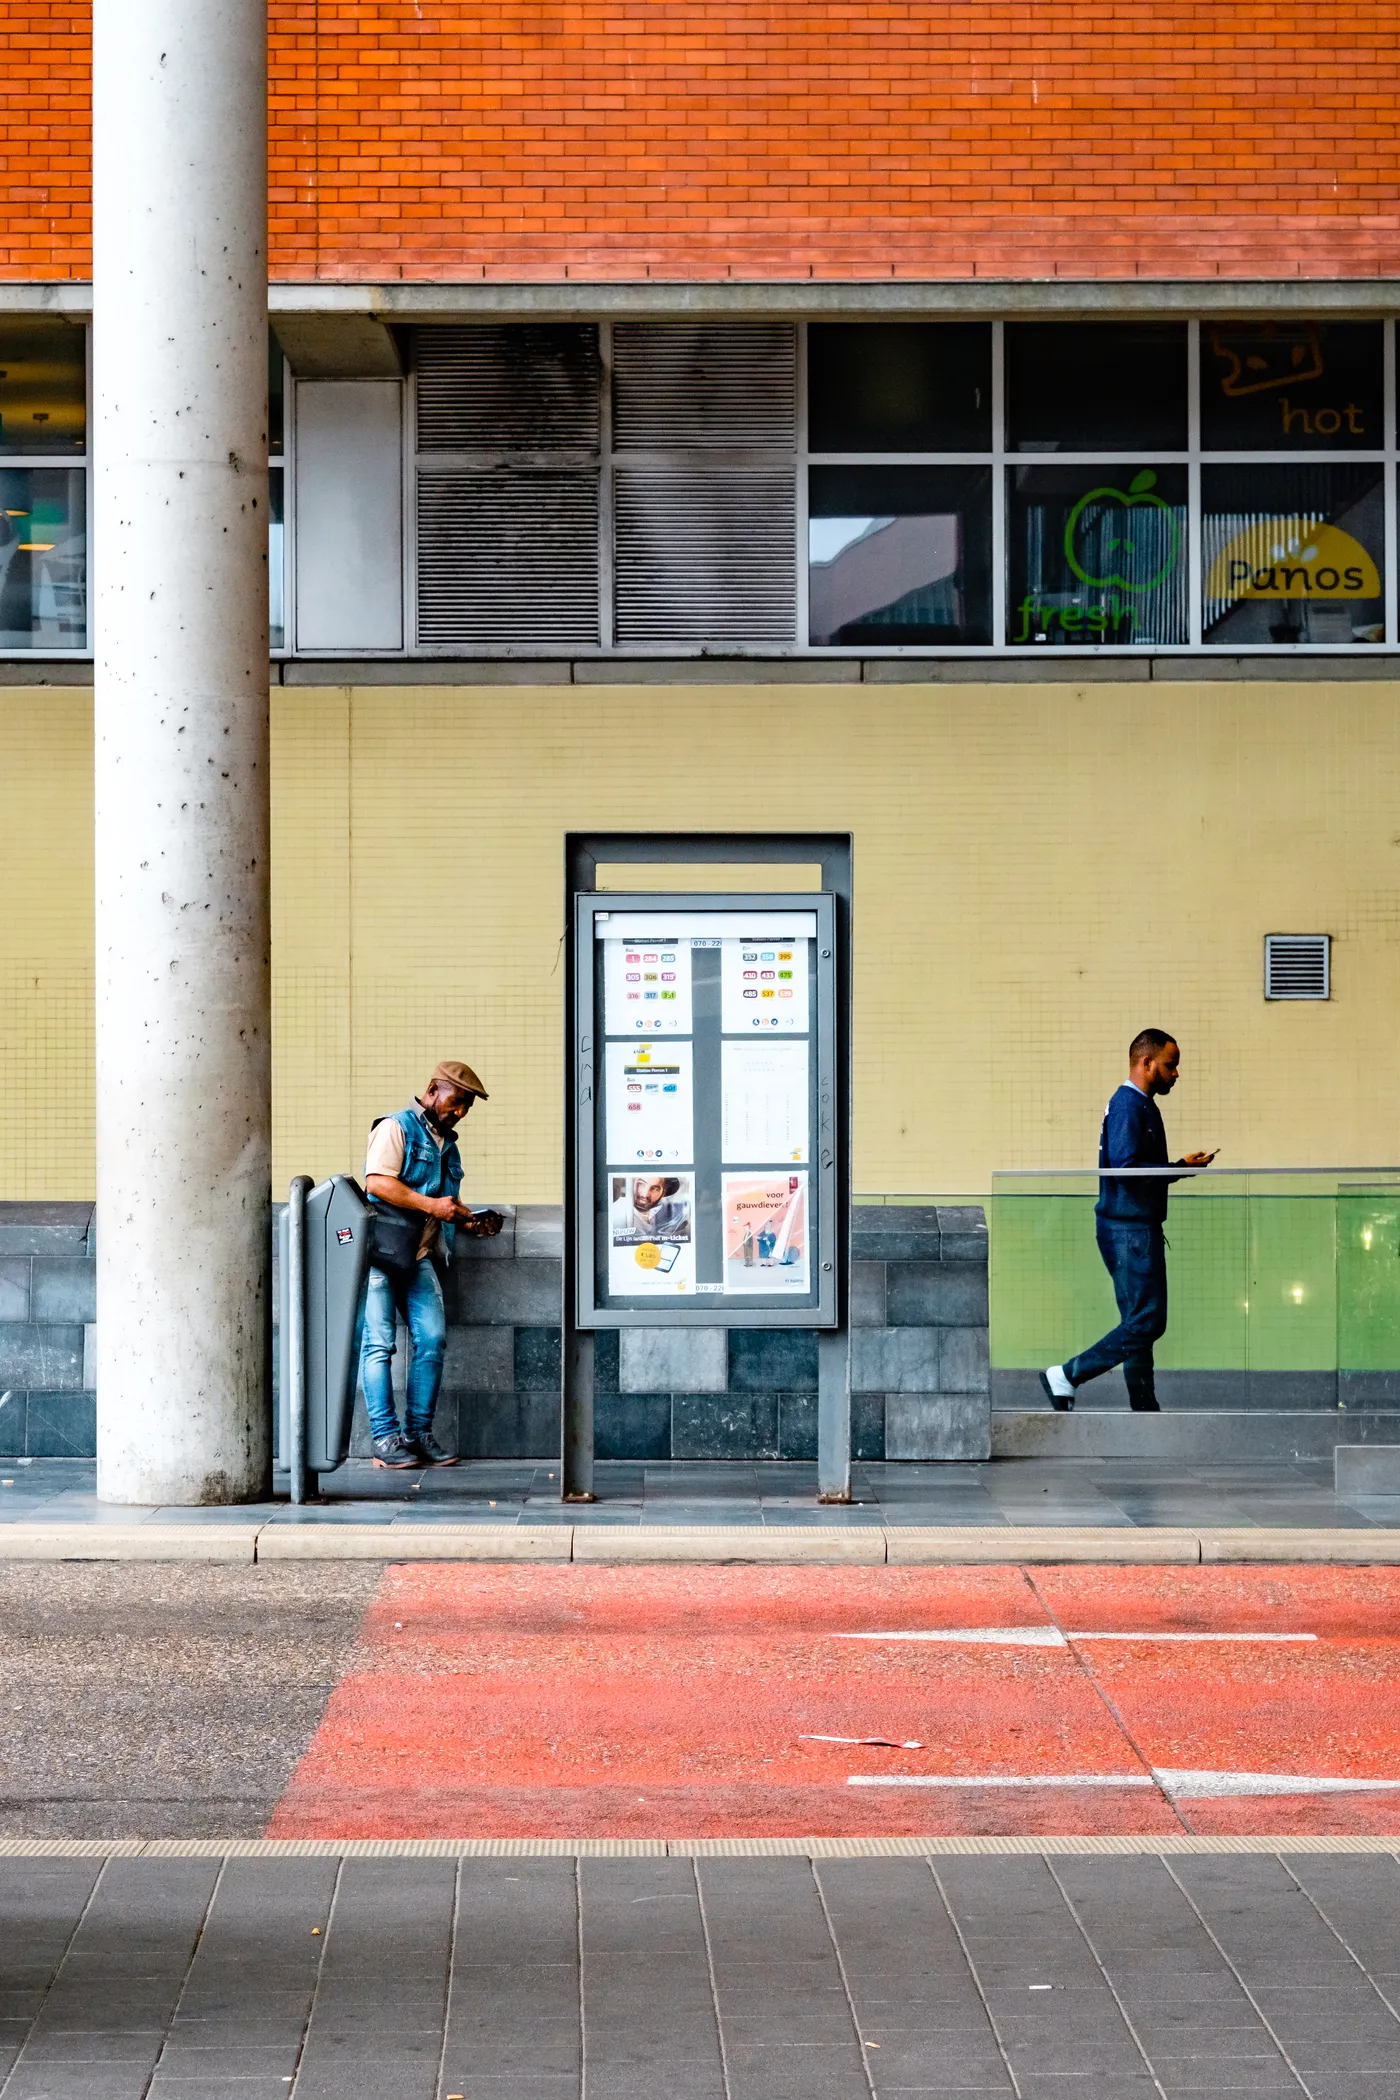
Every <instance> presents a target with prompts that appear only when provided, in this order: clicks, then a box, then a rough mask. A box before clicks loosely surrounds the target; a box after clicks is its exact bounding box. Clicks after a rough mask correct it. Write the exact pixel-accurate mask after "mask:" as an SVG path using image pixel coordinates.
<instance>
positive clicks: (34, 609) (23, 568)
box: [0, 467, 87, 652]
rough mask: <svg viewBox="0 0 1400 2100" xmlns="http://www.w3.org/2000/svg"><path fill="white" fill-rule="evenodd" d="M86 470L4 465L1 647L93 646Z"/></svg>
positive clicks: (0, 475)
mask: <svg viewBox="0 0 1400 2100" xmlns="http://www.w3.org/2000/svg"><path fill="white" fill-rule="evenodd" d="M85 488H86V475H85V472H84V470H83V469H82V468H81V467H78V468H72V467H0V507H3V516H0V652H4V651H7V650H13V649H83V648H85V647H86V646H87V533H86V519H85V516H84V509H85Z"/></svg>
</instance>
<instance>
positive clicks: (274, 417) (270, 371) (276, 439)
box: [267, 328, 284, 452]
mask: <svg viewBox="0 0 1400 2100" xmlns="http://www.w3.org/2000/svg"><path fill="white" fill-rule="evenodd" d="M283 371H284V367H283V364H282V345H281V344H280V343H279V342H278V340H277V338H276V336H275V335H274V334H273V333H272V330H271V329H270V328H269V329H268V331H267V449H268V451H269V452H280V451H281V450H282V419H283V412H284V411H283V400H282V393H283Z"/></svg>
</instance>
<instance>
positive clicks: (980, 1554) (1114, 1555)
mask: <svg viewBox="0 0 1400 2100" xmlns="http://www.w3.org/2000/svg"><path fill="white" fill-rule="evenodd" d="M5 1560H27V1561H52V1560H123V1561H135V1560H153V1561H182V1560H183V1561H197V1560H198V1561H241V1562H246V1561H263V1560H285V1561H293V1560H294V1561H313V1560H378V1561H415V1560H421V1561H481V1562H490V1561H498V1562H500V1561H505V1562H515V1563H520V1562H525V1563H531V1562H540V1563H545V1562H550V1563H556V1564H557V1563H560V1562H565V1561H577V1562H579V1563H580V1564H583V1565H588V1566H593V1567H605V1566H614V1567H619V1566H630V1567H636V1566H641V1565H651V1566H665V1565H667V1564H668V1563H671V1564H690V1565H692V1566H694V1565H703V1564H706V1563H708V1564H709V1565H712V1566H726V1565H728V1566H742V1565H751V1566H769V1567H782V1566H793V1567H819V1566H828V1567H861V1568H880V1567H891V1568H900V1567H905V1568H910V1567H938V1566H943V1567H976V1566H983V1567H1006V1566H1046V1567H1055V1566H1065V1565H1069V1564H1072V1563H1075V1562H1080V1563H1088V1564H1097V1565H1100V1566H1115V1565H1116V1566H1124V1567H1145V1566H1164V1567H1165V1566H1178V1567H1198V1566H1201V1565H1203V1564H1204V1565H1207V1566H1228V1565H1235V1566H1247V1565H1249V1564H1251V1563H1260V1564H1266V1565H1282V1564H1290V1563H1291V1564H1293V1565H1307V1564H1312V1565H1331V1566H1335V1567H1395V1566H1400V1530H1396V1531H1381V1530H1378V1529H1377V1530H1356V1531H1304V1530H1301V1529H1300V1530H1297V1531H1289V1530H1283V1529H1277V1530H1270V1529H1266V1528H1265V1527H1264V1526H1262V1525H1261V1526H1259V1527H1258V1528H1257V1529H1252V1530H1238V1531H1191V1530H1181V1529H1177V1528H1174V1527H1173V1528H1168V1527H1166V1526H1159V1525H1141V1526H1138V1525H1128V1524H1124V1525H1117V1526H1113V1527H1108V1526H1103V1527H1099V1528H1089V1527H1086V1528H1076V1527H1072V1526H1069V1525H1052V1524H1046V1525H1040V1526H1029V1525H1027V1526H1022V1525H1011V1524H1006V1525H977V1524H966V1525H944V1526H930V1527H927V1528H924V1527H917V1526H893V1527H891V1528H889V1529H885V1528H884V1527H882V1526H879V1525H875V1524H851V1525H837V1524H831V1525H821V1524H800V1525H799V1524H794V1525H781V1526H780V1525H776V1524H774V1525H758V1524H752V1525H738V1524H696V1525H686V1526H679V1525H678V1526H666V1525H660V1524H655V1525H653V1524H641V1525H638V1524H492V1523H474V1524H462V1523H453V1522H451V1521H443V1522H441V1523H437V1522H428V1523H422V1522H417V1521H411V1522H405V1523H394V1522H390V1523H384V1524H340V1523H334V1522H331V1523H324V1522H322V1523H318V1522H317V1521H315V1519H310V1520H308V1521H306V1522H301V1523H290V1522H286V1521H278V1522H275V1523H270V1524H269V1523H252V1524H249V1523H240V1522H238V1521H237V1519H236V1518H234V1517H230V1518H229V1519H227V1520H224V1519H221V1518H212V1517H211V1518H208V1519H201V1520H199V1521H191V1522H190V1523H188V1524H122V1523H115V1524H103V1523H98V1524H83V1523H61V1522H53V1523H42V1522H39V1523H20V1524H0V1561H5Z"/></svg>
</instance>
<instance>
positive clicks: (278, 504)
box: [267, 467, 287, 649]
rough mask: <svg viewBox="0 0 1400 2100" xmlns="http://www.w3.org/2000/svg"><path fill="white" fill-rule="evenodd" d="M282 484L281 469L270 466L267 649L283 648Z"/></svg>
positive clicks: (283, 552) (283, 557)
mask: <svg viewBox="0 0 1400 2100" xmlns="http://www.w3.org/2000/svg"><path fill="white" fill-rule="evenodd" d="M282 483H283V474H282V469H281V467H273V468H272V470H271V472H270V473H269V474H268V477H267V504H268V525H267V601H268V603H267V614H268V646H269V647H270V648H273V649H284V648H285V647H286V645H287V598H286V592H287V571H286V551H285V543H284V539H283V531H282V496H283V486H282Z"/></svg>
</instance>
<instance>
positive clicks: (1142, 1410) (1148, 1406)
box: [1128, 1400, 1162, 1415]
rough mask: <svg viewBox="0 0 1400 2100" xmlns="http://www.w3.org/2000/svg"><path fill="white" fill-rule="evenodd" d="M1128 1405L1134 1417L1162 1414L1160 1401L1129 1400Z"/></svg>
mask: <svg viewBox="0 0 1400 2100" xmlns="http://www.w3.org/2000/svg"><path fill="white" fill-rule="evenodd" d="M1128 1405H1129V1407H1130V1408H1131V1409H1132V1411H1133V1413H1134V1414H1135V1415H1159V1414H1160V1413H1161V1412H1162V1403H1161V1401H1160V1400H1129V1402H1128Z"/></svg>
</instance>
